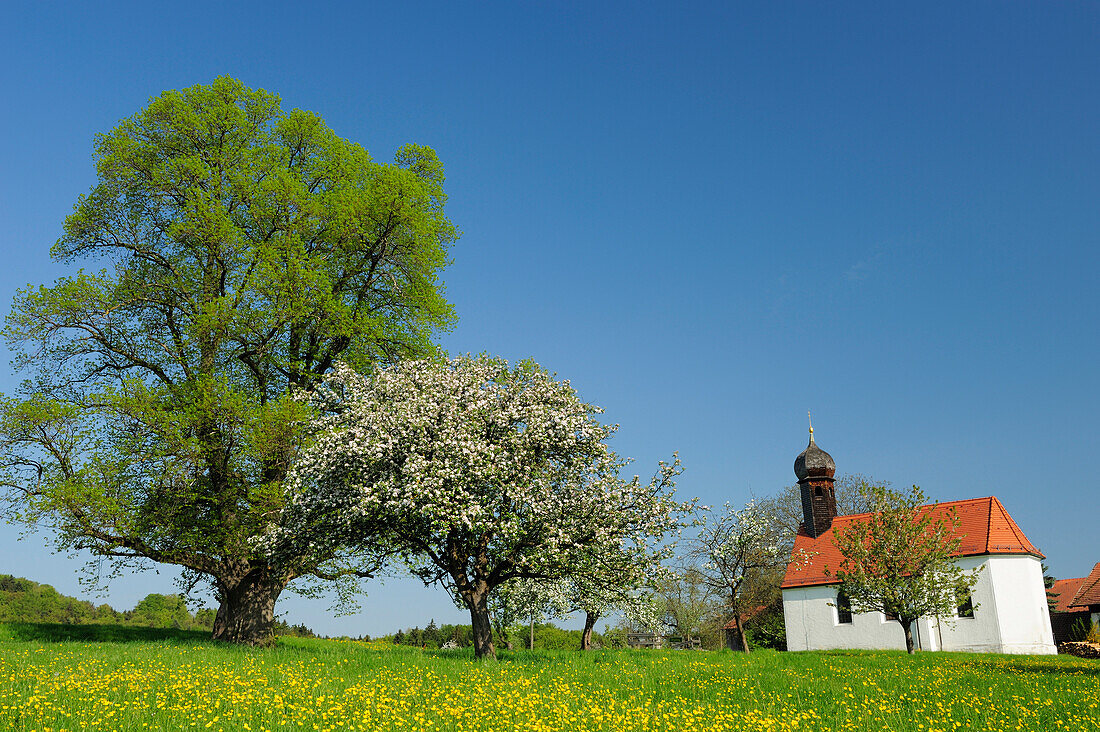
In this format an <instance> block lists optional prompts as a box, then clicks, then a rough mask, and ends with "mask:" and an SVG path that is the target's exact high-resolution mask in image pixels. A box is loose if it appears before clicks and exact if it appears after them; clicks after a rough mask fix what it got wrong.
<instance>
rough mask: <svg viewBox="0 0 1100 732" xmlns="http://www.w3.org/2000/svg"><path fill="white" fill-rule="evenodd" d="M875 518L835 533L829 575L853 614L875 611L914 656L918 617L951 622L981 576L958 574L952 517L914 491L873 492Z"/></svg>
mask: <svg viewBox="0 0 1100 732" xmlns="http://www.w3.org/2000/svg"><path fill="white" fill-rule="evenodd" d="M870 497H871V501H872V503H873V505H874V507H875V508H874V511H873V512H872V513H871V515H870V516H869V517H868V518H867V520H865V521H853V522H851V523H850V524H849V525H848V526H846V527H845V528H844V529H841V530H839V531H836V532H835V534H834V538H833V540H834V542H835V543H836V546H837V548H838V549H839V550H840V553H841V555H842V556H843V557H844V559H843V561H842V563H841V565H840V566H839V567H837V568H836V569H835V575H836V578H837V579H838V580H840V587H839V590H838V591H839V593H840V594H841V595H844V596H846V597H847V598H848V600H849V602H850V603H851V609H852V610H853V611H854V612H873V611H878V612H881V613H883V614H885V615H886V617H888V618H894V619H896V620H897V622H898V623H900V624H901V627H902V630H903V632H904V633H905V648H906V650H907V651H908V652H909V653H912V652H913V649H914V644H913V631H912V625H913V623H914V622H915V621H916V620H917V619H918V618H920V617H922V616H937V617H948V618H950V617H952V616H954V614H955V611H956V609H957V608H958V607H959V606H960V604H962V603H963V602H964V601H965V600H966V599H967V598H968V597H969V596H970V592H971V589H972V588H973V586H974V583H975V582H976V581H977V577H978V573H979V571H980V568H979V569H975V570H971V571H964V570H963V569H962V568H961V567H960V566H959V565H958V563H957V562H956V561H955V557H954V553H955V551H956V550H957V549H958V548H959V545H960V544H961V543H962V539H963V537H962V536H961V535H960V534H959V531H958V528H959V518H958V516H957V515H955V513H954V510H949V511H948V512H947V514H946V515H943V516H937V515H936V514H934V513H933V512H932V511H931V510H929V507H927V506H925V505H924V504H925V503H926V498H925V496H924V493H923V492H922V491H921V490H920V489H919V488H918V487H917V486H913V487H912V488H911V489H910V490H909V491H908V492H906V493H901V492H898V491H892V490H889V489H885V488H881V487H880V488H875V489H873V491H872V493H871V494H870Z"/></svg>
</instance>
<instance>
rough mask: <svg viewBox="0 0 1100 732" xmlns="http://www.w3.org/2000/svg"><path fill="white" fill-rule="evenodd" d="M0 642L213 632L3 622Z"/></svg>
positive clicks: (192, 636)
mask: <svg viewBox="0 0 1100 732" xmlns="http://www.w3.org/2000/svg"><path fill="white" fill-rule="evenodd" d="M0 640H13V641H39V642H44V643H62V642H67V641H68V642H71V641H78V642H82V643H131V642H145V643H148V642H158V641H177V642H181V643H197V642H206V641H209V640H210V631H209V630H179V629H176V628H141V627H134V626H127V625H70V624H68V623H0Z"/></svg>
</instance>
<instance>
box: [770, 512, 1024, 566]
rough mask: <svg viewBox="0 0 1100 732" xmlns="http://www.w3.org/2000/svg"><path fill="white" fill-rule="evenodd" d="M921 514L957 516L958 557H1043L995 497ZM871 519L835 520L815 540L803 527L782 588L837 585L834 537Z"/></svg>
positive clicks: (838, 560)
mask: <svg viewBox="0 0 1100 732" xmlns="http://www.w3.org/2000/svg"><path fill="white" fill-rule="evenodd" d="M921 510H922V511H924V512H931V514H932V516H933V518H936V519H938V518H946V517H947V516H948V515H949V514H950V512H951V511H954V512H955V515H956V516H957V517H958V519H959V528H958V532H959V534H960V535H961V536H962V544H961V545H960V546H959V549H958V551H956V552H955V556H959V557H970V556H977V555H981V554H1030V555H1032V556H1035V557H1038V558H1040V559H1042V558H1043V554H1042V553H1041V552H1040V551H1039V550H1038V549H1037V548H1036V547H1035V545H1034V544H1032V543H1031V541H1030V540H1029V539H1028V538H1027V536H1025V535H1024V532H1023V531H1021V530H1020V527H1019V526H1018V525H1017V524H1016V522H1015V521H1013V520H1012V517H1011V516H1009V515H1008V511H1006V510H1005V507H1004V506H1003V505H1001V502H1000V501H998V500H997V498H996V497H994V496H989V497H987V498H970V499H968V500H965V501H949V502H946V503H936V504H933V505H930V506H922V507H921ZM869 516H870V514H867V513H857V514H853V515H851V516H836V517H835V518H833V520H832V522H831V524H830V526H829V528H827V529H824V530H823V531H822V533H820V534H819V535H818V536H817V537H816V538H815V537H812V536H810V532H808V531H806V528H805V524H803V526H802V527H801V528H800V529H799V531H798V535H797V536H796V537H795V540H794V556H796V557H799V558H800V559H801V562H792V563H791V564H790V565H789V566H788V567H787V573H786V575H784V577H783V584H782V585H781V587H783V588H787V587H804V586H809V585H830V584H836V581H837V580H836V578H835V577H833V576H832V575H831V574H829V573H828V572H832V573H835V572H836V569H837V567H839V566H840V563H841V561H842V557H841V556H840V550H839V549H837V548H836V544H835V543H834V541H833V534H834V532H835V531H838V530H842V529H844V528H845V527H846V526H850V525H851V524H853V523H855V522H858V521H863V520H865V519H867V518H868V517H869Z"/></svg>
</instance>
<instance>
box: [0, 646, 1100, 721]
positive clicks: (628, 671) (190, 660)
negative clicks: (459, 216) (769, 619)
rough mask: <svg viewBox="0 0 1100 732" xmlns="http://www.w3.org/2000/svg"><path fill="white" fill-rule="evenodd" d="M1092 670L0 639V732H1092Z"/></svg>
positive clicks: (1098, 693) (826, 656)
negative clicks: (483, 657)
mask: <svg viewBox="0 0 1100 732" xmlns="http://www.w3.org/2000/svg"><path fill="white" fill-rule="evenodd" d="M1098 704H1100V662H1097V661H1086V660H1082V659H1076V658H1070V657H1050V656H1045V657H1038V656H1032V657H1020V656H996V655H975V654H917V655H916V656H914V657H909V656H906V654H904V653H895V652H878V653H872V652H831V653H775V652H766V651H762V652H756V653H752V654H748V655H740V654H734V653H728V652H722V653H711V652H692V651H665V652H650V651H598V652H590V653H580V652H566V651H534V652H524V651H517V652H514V653H505V654H503V656H502V658H501V660H500V661H498V662H493V663H476V662H474V661H473V659H472V656H471V654H470V653H469V652H468V651H456V652H447V651H420V650H417V649H412V648H407V647H394V646H383V645H381V644H377V643H358V642H340V641H324V640H315V639H302V638H283V639H280V640H279V642H278V643H277V644H276V645H275V646H274V647H272V648H265V649H248V648H237V647H231V646H225V645H221V644H217V643H214V642H212V641H210V640H208V639H207V638H205V637H204V634H202V633H194V632H185V631H162V630H148V631H142V629H135V628H129V627H127V628H119V627H112V626H49V625H0V729H4V730H9V729H10V730H51V732H53V731H56V730H60V729H67V730H78V729H101V730H146V729H160V730H179V729H199V730H204V729H222V730H261V729H268V730H275V729H308V730H312V729H318V730H326V729H327V730H336V729H352V730H354V729H364V730H374V729H379V730H419V729H432V730H512V729H524V730H563V731H566V730H567V731H568V732H584V731H586V730H607V731H609V732H611V731H613V732H631V731H632V730H684V731H691V730H711V729H719V730H720V729H731V730H732V729H736V730H866V731H868V732H870V731H872V730H873V731H875V732H878V731H879V730H898V731H910V730H911V731H913V732H932V731H937V732H940V731H952V732H953V730H965V729H988V730H1015V729H1021V730H1043V731H1046V730H1071V731H1073V732H1078V731H1084V730H1100V707H1098Z"/></svg>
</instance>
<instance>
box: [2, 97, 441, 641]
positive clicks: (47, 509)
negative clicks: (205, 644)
mask: <svg viewBox="0 0 1100 732" xmlns="http://www.w3.org/2000/svg"><path fill="white" fill-rule="evenodd" d="M95 162H96V171H97V173H98V182H97V183H96V185H95V186H94V187H93V188H92V190H91V191H90V192H89V193H88V194H87V195H84V196H82V197H81V198H80V200H79V201H78V202H77V204H76V208H75V211H74V212H73V214H72V215H71V216H69V217H68V218H67V219H66V220H65V224H64V235H63V236H62V237H61V239H60V240H59V241H58V242H57V244H56V245H55V246H54V248H53V250H52V255H53V257H54V258H55V259H56V260H58V261H60V262H63V263H65V264H74V263H81V262H87V263H89V264H92V263H95V264H96V266H99V267H102V268H101V269H98V270H96V271H84V270H80V271H79V272H78V273H76V274H73V275H71V276H68V277H63V278H61V279H59V280H58V281H57V282H55V283H54V284H53V285H52V286H45V287H31V288H28V289H26V290H24V291H21V292H20V293H19V294H18V295H17V297H16V298H15V302H14V304H13V306H12V310H11V313H10V315H9V316H8V319H7V327H6V336H7V338H8V340H9V343H10V344H11V347H12V348H13V350H14V351H15V352H16V354H17V356H16V364H17V366H18V367H19V368H21V369H22V370H23V371H24V372H25V373H26V374H27V375H28V377H29V378H28V379H27V381H25V382H24V384H23V386H22V387H21V390H20V392H19V393H18V394H17V395H14V396H13V397H11V398H6V399H5V400H4V402H3V405H2V411H0V456H2V459H3V475H2V478H0V479H2V481H3V483H4V484H5V485H6V486H7V487H8V488H10V489H11V490H12V495H13V497H14V498H15V499H16V500H15V501H13V503H12V504H10V505H12V506H13V509H14V512H15V514H16V516H17V517H18V518H19V519H21V520H23V521H27V522H31V523H47V524H49V525H50V526H52V528H53V529H54V530H55V531H56V533H57V536H58V537H59V540H60V543H61V544H62V545H63V546H65V547H67V548H70V549H85V550H90V551H91V552H92V553H94V554H96V555H102V556H107V557H113V558H115V559H116V560H117V561H118V563H119V564H121V565H122V566H126V565H128V564H133V563H136V564H147V563H148V562H149V561H152V562H161V563H168V564H174V565H179V566H181V567H183V568H184V569H185V573H184V576H185V578H186V579H187V581H208V582H209V583H210V585H211V586H212V589H213V591H214V593H215V595H216V598H217V600H218V601H219V602H220V607H219V610H218V615H217V621H216V623H215V628H214V636H215V637H216V638H220V639H224V640H228V641H234V642H247V643H256V642H262V641H263V640H264V639H265V636H266V635H267V634H268V633H269V628H270V625H271V621H272V618H273V610H274V605H275V601H276V599H277V598H278V596H279V594H280V592H281V591H282V590H283V589H284V588H285V587H286V586H287V584H288V582H290V581H291V580H292V579H294V578H296V577H301V576H305V575H316V576H320V577H322V578H329V579H331V578H334V577H339V576H347V574H348V573H351V572H353V571H354V572H358V573H360V574H362V573H364V572H368V573H369V568H368V569H367V570H364V569H363V564H362V562H358V561H357V562H355V566H356V567H357V569H355V570H352V569H351V567H352V563H351V562H344V561H342V559H344V558H341V557H340V556H337V555H335V554H333V555H329V556H319V555H318V554H317V553H315V552H311V553H309V554H308V556H307V555H306V554H303V555H301V556H282V557H280V560H279V561H278V562H275V561H274V560H272V559H270V558H269V557H267V556H266V555H265V554H264V553H263V552H262V551H260V550H258V549H257V548H256V543H255V541H254V538H255V537H257V536H258V535H260V534H263V533H265V532H267V531H268V530H270V529H271V528H272V523H273V522H274V521H277V520H278V517H279V515H280V513H281V508H282V505H283V500H284V498H283V495H284V494H283V489H282V482H283V478H284V476H285V475H286V473H287V470H288V469H289V467H290V466H291V464H292V463H293V462H294V459H295V455H296V453H297V451H298V450H299V448H300V447H301V443H302V440H303V437H302V435H303V434H304V433H303V431H302V429H301V428H302V425H303V424H304V422H305V420H306V417H307V416H308V415H307V414H306V410H307V409H309V407H308V405H306V404H305V403H304V402H302V401H300V400H297V399H296V398H295V393H296V392H297V391H299V390H306V389H309V388H310V387H312V386H313V385H314V384H315V382H317V380H318V379H320V378H321V376H322V375H323V374H325V373H326V372H327V371H329V370H330V368H331V367H332V366H333V364H334V363H335V361H336V359H337V358H339V359H340V360H341V361H343V362H346V363H349V364H352V365H354V366H355V367H357V368H361V369H367V368H368V367H370V366H372V365H373V364H377V363H386V362H393V361H396V360H399V359H402V358H405V357H410V356H417V355H423V354H428V353H431V352H433V351H434V350H436V349H435V348H434V347H433V345H432V338H433V335H434V334H435V333H436V332H438V331H439V330H441V329H446V328H448V327H450V325H451V324H452V323H453V320H454V315H453V311H452V307H451V305H450V304H449V303H448V302H447V301H446V300H445V299H444V297H443V294H442V288H441V286H440V282H439V280H438V276H439V273H440V271H441V269H442V268H443V267H444V266H445V265H446V263H447V261H448V253H447V249H448V245H449V244H450V243H451V242H452V241H453V240H454V239H455V236H456V231H455V228H454V226H453V225H452V224H451V223H450V222H449V221H448V220H447V218H446V217H445V215H444V211H443V207H444V201H445V195H444V192H443V187H442V184H443V168H442V166H441V165H440V163H439V160H438V159H437V157H436V155H435V153H434V152H433V151H432V150H431V149H429V148H427V147H422V146H418V145H408V146H406V147H403V148H401V149H400V150H399V151H398V153H397V155H396V160H395V162H394V163H393V164H383V163H378V162H375V161H374V160H372V159H371V156H370V155H369V154H368V153H367V151H366V150H365V149H363V148H362V147H361V146H360V145H358V144H356V143H353V142H350V141H348V140H345V139H342V138H340V137H338V136H337V135H336V134H334V133H333V131H332V130H330V129H329V128H328V127H327V126H326V125H325V123H324V122H323V121H322V120H321V118H320V117H318V116H317V115H315V114H312V113H310V112H305V111H301V110H293V111H290V112H286V111H284V110H283V109H282V108H281V106H280V100H279V98H278V97H277V96H275V95H273V94H270V93H268V92H265V91H263V90H254V89H250V88H248V87H246V86H245V85H243V84H242V83H240V82H239V81H236V80H234V79H231V78H227V77H221V78H218V79H216V80H215V81H214V82H213V83H212V84H210V85H208V86H194V87H191V88H189V89H184V90H182V91H168V92H165V93H163V94H161V95H160V96H159V97H156V98H154V99H152V100H151V101H150V103H149V105H148V107H146V108H145V109H144V110H142V111H141V112H139V113H138V114H136V115H135V116H133V117H131V118H128V119H125V120H123V121H122V122H121V123H120V124H119V125H118V127H116V128H115V129H114V130H112V131H111V132H109V133H107V134H103V135H99V136H97V138H96V142H95Z"/></svg>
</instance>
